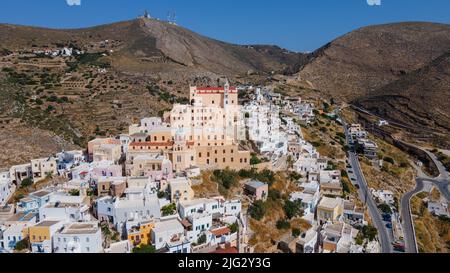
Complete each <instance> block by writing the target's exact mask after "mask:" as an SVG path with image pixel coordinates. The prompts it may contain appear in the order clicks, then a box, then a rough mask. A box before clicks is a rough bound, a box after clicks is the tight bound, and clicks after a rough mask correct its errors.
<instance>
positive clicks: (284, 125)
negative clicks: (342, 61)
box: [0, 81, 439, 253]
mask: <svg viewBox="0 0 450 273" xmlns="http://www.w3.org/2000/svg"><path fill="white" fill-rule="evenodd" d="M249 90H251V93H250V96H249V98H248V99H247V100H246V101H245V102H244V103H243V104H242V105H240V104H239V102H240V97H239V92H242V91H243V88H237V87H232V86H230V84H229V83H228V81H227V82H226V84H224V86H222V87H194V86H193V87H190V90H189V103H187V104H174V105H173V108H172V109H171V110H170V111H167V112H165V113H164V115H163V117H149V118H143V119H142V120H141V121H140V122H139V123H138V124H132V125H131V126H129V129H128V133H123V134H120V135H117V136H114V137H106V138H95V139H92V140H91V141H89V143H88V146H87V147H86V150H80V151H62V152H60V153H58V154H54V155H49V156H48V157H45V158H38V159H30V161H28V162H26V163H25V162H24V164H22V165H16V166H9V167H7V166H3V167H5V169H4V170H3V171H2V172H0V201H1V203H0V205H1V208H0V250H1V251H2V252H32V253H131V252H133V253H139V252H145V253H155V252H156V253H252V252H255V248H254V245H253V244H252V243H251V241H252V238H253V237H254V236H257V234H256V231H255V230H252V226H251V224H250V221H251V219H257V218H258V216H257V213H256V211H257V209H256V208H257V207H258V206H259V205H261V204H263V202H265V201H266V200H267V199H268V198H272V197H271V196H272V193H273V191H271V189H270V187H271V185H270V184H271V183H268V182H267V181H264V180H265V179H261V178H264V175H262V176H261V175H260V176H257V175H254V174H255V173H257V172H260V173H263V174H264V173H267V174H268V175H271V174H273V172H275V171H280V172H284V173H288V172H289V173H290V174H291V176H293V177H295V178H294V181H295V184H296V186H295V187H296V189H295V191H292V192H291V193H290V195H289V197H288V200H287V201H286V203H285V208H286V207H287V205H286V204H289V205H291V208H292V209H290V210H289V213H288V212H287V210H286V214H292V217H291V218H298V220H299V221H300V222H301V223H304V224H305V225H306V226H307V228H300V226H299V227H291V228H292V233H286V234H285V236H283V238H281V239H280V240H278V241H277V242H275V244H276V249H277V250H276V251H277V252H288V253H367V252H370V253H376V252H381V246H380V243H379V241H378V239H377V238H378V237H377V230H376V229H374V228H373V227H372V226H371V225H369V222H370V221H372V220H371V219H370V216H369V214H368V213H367V207H366V206H365V204H364V203H363V202H362V199H361V198H360V196H358V195H357V194H347V193H345V184H344V183H343V181H342V180H343V175H345V176H346V175H347V174H344V173H343V172H341V171H340V170H339V169H337V168H336V166H335V165H334V164H333V163H332V161H333V160H334V159H332V158H327V157H325V156H321V155H320V153H319V152H318V151H317V149H316V147H315V146H314V145H313V144H312V143H309V142H308V141H306V140H305V139H304V137H303V133H302V126H308V124H310V123H311V122H313V121H314V119H315V115H316V114H317V110H316V106H315V104H314V102H311V101H302V99H301V98H292V97H283V96H281V95H280V94H277V93H274V92H273V91H272V90H270V89H268V88H264V87H251V88H249ZM247 91H248V90H247ZM336 122H337V123H340V121H339V120H337V121H336ZM346 134H348V135H349V144H351V145H356V146H357V148H356V150H360V153H361V156H364V157H366V158H368V159H374V158H375V157H376V155H377V145H376V143H374V142H373V141H371V140H369V139H368V133H367V132H366V131H364V130H363V128H362V127H361V125H358V124H353V125H350V126H349V127H348V128H347V131H346ZM246 142H247V143H252V144H253V147H254V149H253V150H252V151H250V150H249V149H248V148H246V147H248V145H244V144H245V143H246ZM347 162H348V161H347ZM347 165H348V163H347ZM348 167H349V168H350V166H348ZM207 172H214V173H216V172H222V173H226V172H238V173H239V174H241V173H242V174H250V175H247V176H246V178H247V179H243V180H242V181H240V182H239V185H238V188H240V189H238V193H237V194H235V195H233V194H227V196H225V195H223V196H221V195H212V194H200V193H199V192H196V190H194V189H195V188H196V187H199V186H201V185H202V184H204V183H206V181H204V180H205V175H204V174H205V173H207ZM350 173H351V171H349V174H350ZM241 176H244V175H241ZM223 180H226V179H223ZM261 180H263V181H261ZM352 183H354V184H357V183H356V181H355V180H354V179H352ZM31 188H32V189H33V190H29V189H31ZM372 190H373V189H372ZM371 194H372V195H373V196H376V197H377V198H376V199H377V200H378V201H379V202H380V203H383V204H385V205H386V206H388V207H390V208H393V207H394V206H393V197H392V193H391V192H389V191H375V190H373V192H372V193H371ZM431 205H432V207H431V208H430V210H434V211H438V210H439V208H438V206H437V205H436V204H431ZM383 217H384V218H385V220H389V221H391V222H392V223H393V224H394V226H395V227H391V228H393V229H394V233H398V235H396V236H395V237H396V238H397V239H399V240H401V239H402V236H403V235H402V231H401V225H400V224H395V223H397V220H398V217H397V216H396V214H393V215H392V214H388V213H385V214H383ZM388 218H389V219H388ZM278 225H280V226H282V225H283V222H282V221H281V222H280V223H277V226H278ZM397 244H398V248H399V249H401V243H397Z"/></svg>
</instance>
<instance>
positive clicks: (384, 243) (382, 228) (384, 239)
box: [343, 121, 393, 253]
mask: <svg viewBox="0 0 450 273" xmlns="http://www.w3.org/2000/svg"><path fill="white" fill-rule="evenodd" d="M343 125H344V132H345V137H346V140H347V143H349V139H350V138H349V135H348V132H347V124H346V123H345V122H344V121H343ZM349 164H350V166H351V167H352V169H353V176H354V177H355V178H356V182H357V184H358V186H359V190H358V194H359V199H360V200H361V201H362V202H364V203H365V204H366V205H367V208H368V209H369V214H370V217H371V218H372V222H373V224H374V226H375V228H376V229H377V230H378V239H379V241H380V245H381V252H383V253H392V251H393V247H392V240H391V237H390V236H389V233H388V231H387V228H386V225H385V223H384V222H383V218H382V216H381V212H380V210H379V209H378V207H377V204H376V203H375V200H374V199H373V196H372V194H371V193H370V192H369V187H368V185H367V181H366V179H365V177H364V174H363V173H362V170H361V165H360V164H359V160H358V156H357V155H356V153H355V152H353V151H350V152H349Z"/></svg>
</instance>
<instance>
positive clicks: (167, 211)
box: [161, 203, 177, 216]
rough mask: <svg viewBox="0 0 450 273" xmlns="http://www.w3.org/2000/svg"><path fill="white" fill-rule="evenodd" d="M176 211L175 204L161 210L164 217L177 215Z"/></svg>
mask: <svg viewBox="0 0 450 273" xmlns="http://www.w3.org/2000/svg"><path fill="white" fill-rule="evenodd" d="M176 210H177V205H175V203H172V204H169V205H167V206H164V207H163V208H162V209H161V211H162V214H163V216H169V215H173V214H175V211H176Z"/></svg>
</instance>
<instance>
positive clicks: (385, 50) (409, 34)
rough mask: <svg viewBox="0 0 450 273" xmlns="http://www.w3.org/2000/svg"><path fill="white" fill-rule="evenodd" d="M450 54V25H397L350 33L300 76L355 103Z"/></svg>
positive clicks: (319, 53) (327, 48)
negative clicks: (355, 100)
mask: <svg viewBox="0 0 450 273" xmlns="http://www.w3.org/2000/svg"><path fill="white" fill-rule="evenodd" d="M447 51H450V25H444V24H434V23H415V22H411V23H397V24H387V25H378V26H370V27H365V28H361V29H358V30H356V31H353V32H350V33H348V34H346V35H344V36H342V37H340V38H338V39H336V40H334V41H332V42H331V43H329V44H327V45H326V46H324V47H322V48H321V49H319V50H317V51H316V52H314V56H315V57H314V58H313V60H312V61H311V62H310V63H308V64H307V65H306V66H305V67H304V68H303V69H302V70H301V71H300V72H299V73H298V78H299V79H302V80H307V81H309V82H311V83H312V84H313V85H314V88H315V89H319V90H321V91H324V92H327V93H329V94H331V95H333V96H335V97H339V98H343V99H345V100H353V99H356V98H361V97H364V96H370V95H374V94H375V93H376V92H379V90H380V88H382V87H383V86H385V85H387V84H389V83H391V82H393V81H396V80H398V79H400V78H401V77H402V76H403V75H405V74H406V73H408V72H411V71H414V70H417V69H420V68H421V67H423V66H425V65H427V64H428V63H430V62H431V61H433V60H434V59H436V58H438V57H439V56H441V55H443V54H444V53H446V52H447Z"/></svg>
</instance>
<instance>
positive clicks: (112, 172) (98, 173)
mask: <svg viewBox="0 0 450 273" xmlns="http://www.w3.org/2000/svg"><path fill="white" fill-rule="evenodd" d="M92 174H93V175H94V177H119V176H122V166H120V165H109V166H106V165H105V166H97V167H94V169H93V170H92Z"/></svg>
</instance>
